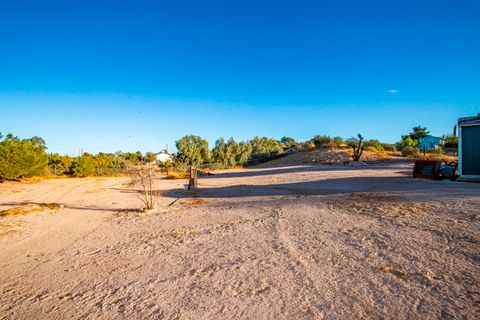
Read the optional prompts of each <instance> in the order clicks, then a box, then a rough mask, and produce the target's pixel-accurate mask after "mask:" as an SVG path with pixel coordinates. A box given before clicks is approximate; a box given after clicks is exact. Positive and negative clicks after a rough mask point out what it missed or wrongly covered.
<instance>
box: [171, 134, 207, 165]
mask: <svg viewBox="0 0 480 320" xmlns="http://www.w3.org/2000/svg"><path fill="white" fill-rule="evenodd" d="M175 144H176V146H177V150H178V153H177V158H178V159H179V160H180V161H182V162H184V163H185V164H186V165H195V164H202V163H207V162H208V161H210V157H211V155H210V150H209V149H208V142H207V140H205V139H203V138H201V137H199V136H195V135H187V136H184V137H183V138H181V139H180V140H178V141H176V142H175Z"/></svg>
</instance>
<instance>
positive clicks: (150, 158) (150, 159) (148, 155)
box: [145, 152, 157, 163]
mask: <svg viewBox="0 0 480 320" xmlns="http://www.w3.org/2000/svg"><path fill="white" fill-rule="evenodd" d="M145 160H146V161H147V163H152V162H154V161H155V160H157V154H156V153H155V152H147V153H146V154H145Z"/></svg>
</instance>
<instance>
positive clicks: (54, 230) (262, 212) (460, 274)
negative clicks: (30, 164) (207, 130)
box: [0, 163, 480, 319]
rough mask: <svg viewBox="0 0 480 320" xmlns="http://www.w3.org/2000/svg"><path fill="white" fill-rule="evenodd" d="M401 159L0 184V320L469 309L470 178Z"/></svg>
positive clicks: (431, 314)
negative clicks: (190, 175) (149, 209)
mask: <svg viewBox="0 0 480 320" xmlns="http://www.w3.org/2000/svg"><path fill="white" fill-rule="evenodd" d="M411 166H412V164H407V163H403V164H402V163H394V164H384V165H368V166H358V167H356V166H338V167H335V166H297V167H277V168H258V169H244V170H232V171H224V172H220V173H217V174H216V175H215V176H209V177H205V178H201V179H200V181H199V183H200V186H199V188H198V189H197V190H195V191H193V192H190V193H185V192H183V191H182V190H181V188H182V184H183V183H185V182H184V181H182V180H166V179H160V178H159V179H157V180H156V181H155V189H156V194H158V196H157V202H158V206H159V210H158V211H157V212H156V213H152V214H144V213H142V212H141V211H139V210H138V209H139V208H141V206H142V204H141V202H140V200H139V199H138V198H137V193H136V192H135V190H132V189H131V187H128V186H127V185H126V182H127V180H128V179H127V178H91V179H58V180H46V181H42V182H38V183H31V184H26V183H5V184H0V211H1V212H2V214H0V215H2V216H1V217H0V234H1V235H0V318H1V319H113V318H115V319H121V318H124V319H149V318H165V319H359V318H362V319H478V318H480V283H479V282H480V184H468V183H460V182H451V181H429V180H418V179H412V178H411V177H410V171H411ZM12 208H15V209H14V210H13V211H12ZM29 212H30V213H29ZM22 213H29V214H22Z"/></svg>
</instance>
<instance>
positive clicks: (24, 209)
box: [0, 203, 63, 217]
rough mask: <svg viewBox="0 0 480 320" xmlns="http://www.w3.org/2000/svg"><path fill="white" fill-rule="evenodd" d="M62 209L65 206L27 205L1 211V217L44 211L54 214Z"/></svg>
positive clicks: (51, 204)
mask: <svg viewBox="0 0 480 320" xmlns="http://www.w3.org/2000/svg"><path fill="white" fill-rule="evenodd" d="M61 209H63V205H62V204H58V203H37V204H27V205H23V206H19V207H14V208H10V209H6V210H3V211H0V217H8V216H19V215H27V214H31V213H35V212H43V211H49V212H50V213H53V212H56V211H59V210H61Z"/></svg>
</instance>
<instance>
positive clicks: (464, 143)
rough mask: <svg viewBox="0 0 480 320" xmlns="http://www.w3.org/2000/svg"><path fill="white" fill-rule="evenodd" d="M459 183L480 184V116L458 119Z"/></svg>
mask: <svg viewBox="0 0 480 320" xmlns="http://www.w3.org/2000/svg"><path fill="white" fill-rule="evenodd" d="M458 172H459V175H460V177H459V179H458V180H459V181H462V180H463V181H479V182H480V114H478V115H477V116H475V117H468V118H460V119H458Z"/></svg>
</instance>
